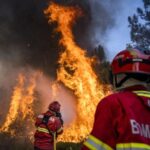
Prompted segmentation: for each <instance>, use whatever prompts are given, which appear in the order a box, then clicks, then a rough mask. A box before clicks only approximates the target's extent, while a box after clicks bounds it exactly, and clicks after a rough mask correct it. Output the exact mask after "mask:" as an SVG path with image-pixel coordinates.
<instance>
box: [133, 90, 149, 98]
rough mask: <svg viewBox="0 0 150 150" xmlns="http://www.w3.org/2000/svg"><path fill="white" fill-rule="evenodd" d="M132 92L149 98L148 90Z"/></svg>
mask: <svg viewBox="0 0 150 150" xmlns="http://www.w3.org/2000/svg"><path fill="white" fill-rule="evenodd" d="M133 93H135V94H137V95H139V96H144V97H149V98H150V92H149V91H133Z"/></svg>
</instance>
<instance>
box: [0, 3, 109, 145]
mask: <svg viewBox="0 0 150 150" xmlns="http://www.w3.org/2000/svg"><path fill="white" fill-rule="evenodd" d="M44 13H45V15H46V16H47V17H48V22H49V23H53V22H55V23H57V29H56V30H55V31H56V32H59V33H60V34H61V38H60V41H59V44H60V47H63V51H62V52H61V53H60V56H59V60H58V64H59V68H58V69H57V80H56V81H55V82H54V83H55V84H57V85H58V87H59V84H60V83H61V85H63V86H65V87H66V88H67V89H69V90H71V91H72V93H73V95H74V97H75V98H74V99H75V102H74V104H75V105H76V106H75V108H76V116H75V117H74V118H72V120H71V122H70V123H69V124H65V128H64V133H63V134H62V135H61V136H60V137H59V139H58V140H59V141H63V142H81V141H82V140H84V139H85V138H86V137H87V135H88V134H89V132H90V130H91V128H92V124H93V119H94V113H95V109H96V106H97V104H98V102H99V100H100V99H101V98H102V97H104V96H105V95H106V94H107V92H109V90H110V89H109V87H105V91H104V90H103V89H104V85H103V84H102V83H100V81H99V80H98V77H97V75H96V73H95V72H94V70H93V68H92V63H93V59H92V58H89V57H87V56H86V51H85V50H84V49H82V48H80V47H79V46H78V45H77V44H76V42H75V39H74V35H73V31H72V30H73V26H74V24H75V23H76V20H77V19H78V18H79V17H80V16H81V15H83V13H82V11H81V9H80V8H78V7H73V6H70V7H67V6H60V5H59V4H55V3H50V5H49V7H48V8H47V9H46V10H45V11H44ZM41 74H42V73H41V72H39V71H32V73H30V74H28V75H27V74H26V72H21V73H20V74H19V75H18V79H17V82H16V86H15V87H14V88H13V92H12V96H11V100H10V106H9V109H8V113H7V115H6V117H5V119H4V121H3V124H2V125H1V127H0V132H1V133H5V132H7V133H10V134H11V135H12V136H16V135H17V134H18V133H21V135H22V136H23V135H27V136H28V137H29V138H30V139H31V140H33V133H34V117H35V115H36V114H37V113H38V112H40V111H41V110H39V108H38V110H37V108H36V106H37V104H36V103H37V102H39V101H38V100H37V99H40V96H38V90H37V84H38V81H39V80H38V79H39V77H40V76H41ZM42 75H43V74H42ZM49 88H50V89H51V90H52V93H53V94H52V96H51V97H50V101H52V100H54V99H55V98H57V97H58V96H57V94H58V95H59V93H58V92H57V90H58V89H57V86H54V85H53V84H51V83H49ZM106 91H107V92H106ZM60 97H61V96H60ZM50 101H48V102H47V103H49V102H50ZM42 103H43V102H42V101H40V104H42ZM60 103H61V99H60ZM64 105H66V107H69V106H67V105H68V104H67V103H66V104H64ZM41 109H42V108H41ZM67 113H69V110H68V112H67ZM67 113H64V114H63V116H64V117H65V115H68V114H67ZM23 123H25V124H26V125H25V126H22V124H23ZM21 129H22V130H21ZM18 131H19V132H18Z"/></svg>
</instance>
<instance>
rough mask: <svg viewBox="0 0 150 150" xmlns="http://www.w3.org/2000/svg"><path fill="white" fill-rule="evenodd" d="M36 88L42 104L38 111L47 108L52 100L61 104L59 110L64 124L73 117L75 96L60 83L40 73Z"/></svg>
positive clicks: (74, 113) (74, 114)
mask: <svg viewBox="0 0 150 150" xmlns="http://www.w3.org/2000/svg"><path fill="white" fill-rule="evenodd" d="M36 90H37V92H38V94H39V99H40V102H41V105H42V107H41V110H40V112H45V111H46V110H48V106H49V104H50V103H51V102H52V101H58V102H59V103H60V104H61V112H62V117H63V120H64V122H65V125H66V124H68V123H70V122H71V121H72V120H73V119H74V118H75V116H76V99H75V96H74V95H73V93H72V92H71V91H69V90H68V89H67V88H65V87H64V86H63V85H62V84H60V83H58V82H56V81H55V80H54V79H52V78H49V77H46V76H45V75H43V74H41V75H40V76H39V77H38V79H37V84H36ZM40 112H39V113H40ZM68 112H69V113H68Z"/></svg>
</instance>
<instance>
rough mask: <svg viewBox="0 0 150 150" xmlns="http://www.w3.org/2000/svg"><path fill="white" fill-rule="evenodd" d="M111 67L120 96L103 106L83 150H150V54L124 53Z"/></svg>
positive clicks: (97, 110) (104, 102)
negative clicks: (149, 85)
mask: <svg viewBox="0 0 150 150" xmlns="http://www.w3.org/2000/svg"><path fill="white" fill-rule="evenodd" d="M111 67H112V76H113V85H114V87H115V89H116V92H114V93H113V94H111V95H109V96H107V97H105V98H103V99H102V100H101V101H100V102H99V104H98V106H97V109H96V113H95V120H94V125H93V129H92V131H91V133H90V135H89V136H88V139H87V140H86V141H85V142H84V143H83V146H82V150H150V91H149V90H148V84H149V83H150V53H149V51H147V52H144V51H143V52H142V51H139V50H137V49H129V50H128V49H126V50H123V51H121V52H119V53H118V54H117V55H116V56H115V57H114V59H113V61H112V64H111Z"/></svg>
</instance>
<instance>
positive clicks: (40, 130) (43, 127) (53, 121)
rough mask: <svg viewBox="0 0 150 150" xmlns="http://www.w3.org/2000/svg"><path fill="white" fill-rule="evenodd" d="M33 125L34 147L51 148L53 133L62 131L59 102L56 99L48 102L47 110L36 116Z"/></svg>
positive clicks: (42, 149) (52, 147)
mask: <svg viewBox="0 0 150 150" xmlns="http://www.w3.org/2000/svg"><path fill="white" fill-rule="evenodd" d="M35 126H36V132H35V135H34V139H35V141H34V149H35V150H53V149H54V142H55V135H56V137H57V136H58V134H61V133H62V132H63V120H62V117H61V113H60V104H59V103H58V102H57V101H54V102H52V103H50V104H49V107H48V111H47V112H45V113H43V114H40V115H38V116H37V118H36V122H35Z"/></svg>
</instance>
